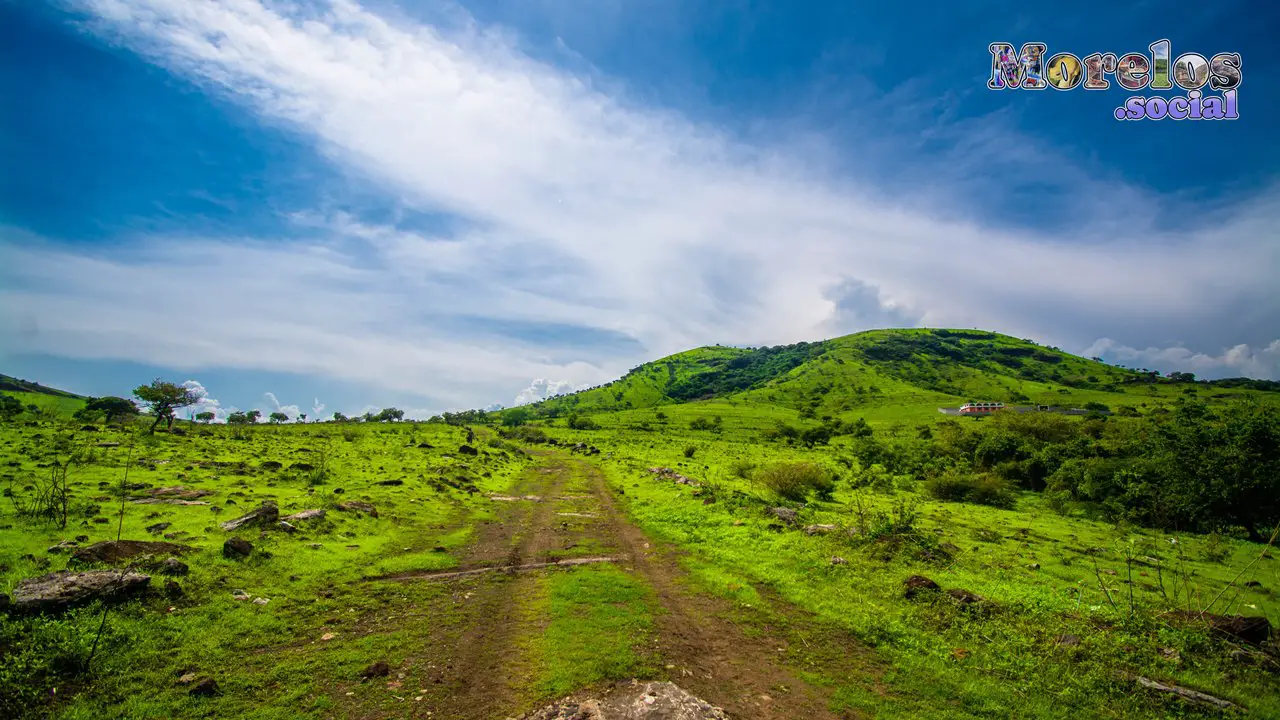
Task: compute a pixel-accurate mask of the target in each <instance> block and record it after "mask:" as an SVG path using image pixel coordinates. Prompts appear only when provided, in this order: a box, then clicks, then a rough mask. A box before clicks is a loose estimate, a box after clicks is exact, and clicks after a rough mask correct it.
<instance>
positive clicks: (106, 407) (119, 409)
mask: <svg viewBox="0 0 1280 720" xmlns="http://www.w3.org/2000/svg"><path fill="white" fill-rule="evenodd" d="M84 407H85V410H89V411H93V412H100V413H102V415H103V420H102V424H103V425H110V424H111V421H112V420H114V419H116V418H121V419H123V418H127V417H130V416H133V415H137V414H138V405H137V404H136V403H134V402H133V401H132V400H130V399H128V398H122V397H115V396H114V395H108V396H106V397H100V398H90V399H89V402H87V403H86V404H85V406H84Z"/></svg>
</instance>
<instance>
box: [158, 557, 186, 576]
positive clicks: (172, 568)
mask: <svg viewBox="0 0 1280 720" xmlns="http://www.w3.org/2000/svg"><path fill="white" fill-rule="evenodd" d="M156 571H157V572H159V573H161V574H162V575H186V574H187V573H189V572H191V568H189V567H187V564H186V563H184V562H182V561H181V560H179V559H178V558H175V557H169V558H165V559H164V560H162V561H160V564H159V565H156Z"/></svg>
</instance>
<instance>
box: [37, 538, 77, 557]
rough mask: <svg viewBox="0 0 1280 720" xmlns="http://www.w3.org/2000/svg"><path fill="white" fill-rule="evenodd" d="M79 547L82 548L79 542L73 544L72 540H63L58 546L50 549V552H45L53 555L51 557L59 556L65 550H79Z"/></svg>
mask: <svg viewBox="0 0 1280 720" xmlns="http://www.w3.org/2000/svg"><path fill="white" fill-rule="evenodd" d="M78 547H80V543H78V542H73V541H71V540H63V541H62V542H60V543H58V544H57V545H54V546H52V547H50V548H49V549H48V550H45V552H47V553H49V554H51V555H57V554H59V553H61V552H62V551H64V550H73V549H75V548H78Z"/></svg>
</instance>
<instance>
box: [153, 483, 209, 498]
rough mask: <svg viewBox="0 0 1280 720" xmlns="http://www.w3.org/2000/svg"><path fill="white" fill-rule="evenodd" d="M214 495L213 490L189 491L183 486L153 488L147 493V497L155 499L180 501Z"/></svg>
mask: <svg viewBox="0 0 1280 720" xmlns="http://www.w3.org/2000/svg"><path fill="white" fill-rule="evenodd" d="M213 494H214V492H213V491H212V490H195V489H188V488H185V487H183V486H181V485H174V486H173V487H163V488H153V489H151V490H148V491H147V495H149V496H151V497H153V498H175V499H178V500H199V499H200V498H202V497H208V496H210V495H213Z"/></svg>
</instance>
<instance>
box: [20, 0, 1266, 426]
mask: <svg viewBox="0 0 1280 720" xmlns="http://www.w3.org/2000/svg"><path fill="white" fill-rule="evenodd" d="M956 5H957V4H955V3H914V4H907V5H902V4H893V3H856V4H855V3H818V2H813V3H807V2H780V1H779V2H751V3H746V2H714V3H713V2H702V1H700V0H698V1H685V2H675V0H648V1H646V2H639V1H635V2H628V1H625V0H593V1H590V2H588V1H587V0H477V1H475V2H469V3H467V2H464V3H462V4H453V3H443V2H408V1H407V0H406V1H404V2H399V3H397V2H391V1H390V0H367V1H366V2H364V3H358V2H355V1H354V0H342V1H340V2H332V3H330V2H294V3H282V2H271V1H269V0H67V1H66V2H62V1H59V2H53V3H49V4H40V3H31V2H17V1H16V0H0V47H3V48H4V49H3V51H2V52H3V53H4V54H5V62H3V63H0V91H2V92H3V95H4V97H7V98H18V99H19V100H18V101H17V102H15V103H12V104H10V105H8V106H7V107H6V110H5V111H4V112H3V113H0V168H3V172H0V260H3V262H0V294H3V296H4V297H3V306H2V307H0V372H6V373H10V374H16V375H19V376H22V377H26V378H30V379H37V380H40V381H42V382H47V383H49V384H55V385H59V386H63V387H67V388H69V389H72V390H77V391H81V392H85V393H91V394H107V393H121V394H123V393H125V392H127V391H128V389H129V388H131V387H132V386H133V385H136V384H138V383H140V382H144V381H146V380H149V379H151V378H152V377H155V376H163V377H168V378H174V379H183V380H186V379H190V380H194V381H197V382H199V383H201V384H202V386H203V387H205V388H206V389H207V391H208V392H209V396H210V400H209V404H210V405H213V404H214V403H215V402H216V404H217V407H218V408H220V409H222V410H225V409H227V408H232V407H236V408H247V407H260V408H262V409H264V410H274V409H277V408H279V407H284V408H289V409H290V412H310V413H312V414H314V411H315V408H317V407H319V406H321V405H323V406H324V412H325V413H326V414H328V413H331V412H333V411H334V410H340V411H343V412H347V413H351V412H359V411H361V410H363V409H365V408H366V407H369V406H385V405H393V404H394V405H397V406H398V407H401V408H405V409H407V410H409V411H410V413H411V414H430V413H434V412H438V411H440V410H445V409H461V408H467V407H484V406H488V405H490V404H493V403H502V404H505V405H509V404H511V403H513V402H515V401H516V400H517V398H519V399H520V400H528V399H532V398H536V397H539V396H541V395H543V394H545V393H546V392H548V391H553V390H563V389H565V388H571V387H580V386H586V385H592V384H596V383H600V382H604V381H607V380H609V379H612V378H613V377H616V376H618V375H620V374H621V373H622V372H625V371H626V370H627V369H629V368H630V367H634V366H635V365H638V364H640V363H641V362H644V361H646V360H649V359H653V358H656V357H659V356H662V355H665V354H668V353H671V352H677V351H680V350H683V349H687V348H689V347H693V346H697V345H704V344H714V343H726V344H766V343H767V344H775V343H783V342H795V341H799V340H813V339H817V338H820V337H829V336H832V335H836V334H842V333H846V332H853V331H857V330H861V329H868V328H872V327H883V326H908V325H928V326H962V327H975V326H976V327H985V328H991V329H995V330H1000V331H1003V332H1008V333H1011V334H1015V335H1018V336H1020V337H1030V338H1035V339H1037V340H1040V341H1043V342H1046V343H1050V344H1054V345H1058V346H1061V347H1063V348H1064V349H1068V350H1072V351H1075V352H1080V353H1084V354H1089V355H1093V354H1101V355H1103V356H1104V357H1107V358H1108V359H1113V360H1116V361H1118V362H1122V363H1124V364H1128V365H1139V366H1145V367H1156V368H1160V369H1163V370H1173V369H1182V370H1194V371H1197V372H1200V373H1201V374H1203V375H1207V376H1234V375H1251V376H1257V377H1272V378H1275V377H1280V293H1277V292H1276V291H1275V289H1274V288H1275V284H1276V281H1275V276H1276V273H1277V270H1280V233H1278V232H1277V230H1276V227H1277V224H1276V221H1277V220H1280V218H1278V217H1277V215H1280V203H1278V202H1277V199H1278V195H1277V184H1276V175H1277V170H1278V169H1280V143H1276V142H1275V141H1274V139H1273V137H1274V126H1275V122H1276V118H1277V114H1278V113H1280V92H1278V91H1277V84H1276V82H1275V77H1276V76H1277V73H1278V71H1280V57H1277V56H1276V55H1275V54H1274V53H1272V52H1270V51H1269V46H1270V44H1271V42H1272V38H1271V37H1270V35H1269V32H1268V31H1269V30H1270V29H1272V28H1275V27H1277V26H1280V10H1275V9H1264V8H1263V7H1262V6H1259V5H1258V4H1257V3H1244V2H1239V3H1213V4H1204V3H1192V2H1165V3H1155V2H1141V3H1130V4H1127V5H1125V6H1124V7H1123V8H1109V9H1108V10H1107V12H1106V13H1105V20H1103V19H1102V18H1101V17H1100V16H1097V15H1090V14H1089V13H1088V11H1087V8H1085V7H1084V6H1080V7H1078V8H1077V7H1073V8H1072V9H1071V10H1070V11H1067V12H1065V13H1064V11H1063V10H1062V9H1061V8H1059V7H1058V6H1051V5H1047V4H1028V5H1026V6H1025V7H1024V6H1018V5H1012V6H1011V5H1009V4H1007V3H968V4H965V7H964V8H963V9H960V8H957V7H956ZM1268 14H1269V15H1268ZM1161 38H1169V39H1170V40H1171V41H1172V45H1173V53H1174V55H1175V56H1176V55H1178V54H1180V53H1182V52H1191V51H1194V52H1200V53H1202V54H1204V55H1206V56H1211V55H1213V54H1215V53H1218V52H1239V53H1240V54H1241V55H1242V58H1243V68H1242V70H1243V76H1244V80H1243V82H1242V84H1241V87H1240V90H1239V98H1240V108H1241V113H1240V114H1241V117H1240V119H1239V120H1236V121H1232V122H1216V123H1214V122H1200V123H1194V122H1181V123H1175V122H1172V121H1161V122H1152V121H1144V122H1129V123H1120V122H1116V121H1115V120H1114V119H1113V118H1112V110H1113V109H1114V108H1115V107H1116V106H1117V105H1119V104H1121V103H1123V101H1124V99H1125V97H1127V94H1126V93H1123V92H1121V91H1120V90H1119V89H1118V88H1113V89H1112V90H1109V91H1105V92H1096V93H1092V92H1090V93H1086V92H1085V91H1083V90H1076V91H1073V92H1065V93H1063V92H1056V91H1052V90H1049V91H1044V92H1036V93H1027V92H1003V93H996V92H992V91H989V90H987V89H986V88H985V85H984V83H985V79H986V76H987V73H988V71H989V55H987V51H986V47H987V44H988V43H990V42H993V41H1008V42H1013V43H1016V44H1021V43H1022V42H1028V41H1041V42H1045V43H1047V44H1048V46H1049V51H1050V53H1053V52H1057V51H1070V52H1074V53H1076V54H1077V55H1081V56H1083V55H1087V54H1089V53H1091V52H1095V51H1098V52H1108V51H1111V52H1116V53H1117V54H1122V53H1124V52H1128V51H1138V52H1141V51H1144V50H1145V49H1146V46H1147V45H1148V44H1149V43H1151V42H1153V41H1155V40H1158V39H1161ZM1169 94H1172V93H1169ZM295 408H296V409H295Z"/></svg>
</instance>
